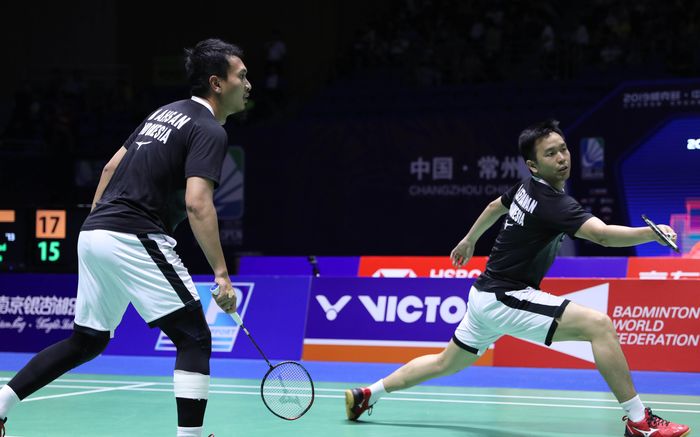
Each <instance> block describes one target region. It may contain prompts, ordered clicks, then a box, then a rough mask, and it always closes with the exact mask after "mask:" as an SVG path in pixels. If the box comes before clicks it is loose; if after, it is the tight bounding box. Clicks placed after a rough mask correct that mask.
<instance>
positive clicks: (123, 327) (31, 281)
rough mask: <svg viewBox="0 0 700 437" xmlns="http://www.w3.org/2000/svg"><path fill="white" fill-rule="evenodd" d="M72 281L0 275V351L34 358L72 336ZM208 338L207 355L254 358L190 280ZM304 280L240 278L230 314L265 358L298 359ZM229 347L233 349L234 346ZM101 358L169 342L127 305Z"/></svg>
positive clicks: (200, 284)
mask: <svg viewBox="0 0 700 437" xmlns="http://www.w3.org/2000/svg"><path fill="white" fill-rule="evenodd" d="M77 279H78V278H77V276H76V275H35V274H6V275H0V351H7V352H38V351H40V350H42V349H43V348H45V347H46V346H48V345H50V344H52V343H54V342H56V341H58V340H61V339H63V338H66V337H68V336H69V335H70V333H71V331H72V329H73V318H74V316H75V295H76V290H77V283H78V281H77ZM193 279H194V281H195V285H196V287H197V291H198V292H199V295H200V298H201V302H202V306H203V309H204V314H205V316H206V319H207V322H208V323H209V328H210V329H211V332H212V354H213V356H220V357H231V358H259V357H260V355H259V353H258V352H257V351H256V350H255V348H254V346H253V345H252V343H251V342H250V341H249V340H248V339H247V338H242V337H245V335H244V334H243V333H240V335H239V330H238V326H236V325H235V324H234V322H233V320H232V319H231V317H229V316H228V315H226V314H225V313H224V312H223V311H221V309H220V308H219V306H218V305H216V303H214V301H213V300H212V298H211V294H210V292H209V288H210V287H211V285H212V284H213V281H212V277H211V276H197V275H195V276H193ZM310 282H311V278H310V277H308V276H307V277H259V276H248V277H245V276H240V277H236V278H234V280H233V286H234V289H235V291H236V294H237V296H238V312H239V314H240V315H241V317H242V318H243V320H245V323H246V326H247V327H248V329H249V330H250V331H251V333H252V334H253V335H254V337H255V339H256V341H257V342H258V343H259V344H260V345H261V347H262V348H263V350H264V351H265V353H266V355H267V356H268V358H270V359H296V360H298V359H300V358H301V352H302V338H303V336H304V325H305V315H306V311H307V305H308V296H309V288H310ZM234 345H235V347H234ZM104 353H105V354H108V355H143V356H168V355H174V354H175V347H174V346H173V344H172V342H170V340H169V339H168V338H167V336H165V335H163V334H162V332H161V331H160V329H157V328H154V329H151V328H149V327H148V325H147V324H146V322H144V321H143V319H141V316H139V314H138V313H137V312H136V310H135V309H134V308H133V306H131V305H129V307H128V309H127V311H126V313H125V314H124V317H123V318H122V322H121V324H120V325H119V327H117V329H116V331H115V335H114V338H113V339H112V340H111V341H110V343H109V346H107V349H106V350H105V352H104Z"/></svg>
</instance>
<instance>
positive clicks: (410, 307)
mask: <svg viewBox="0 0 700 437" xmlns="http://www.w3.org/2000/svg"><path fill="white" fill-rule="evenodd" d="M315 297H316V301H317V302H318V304H319V305H320V306H321V308H322V309H323V311H324V312H325V313H326V319H327V320H329V321H333V320H335V319H336V318H338V314H339V313H340V311H341V310H342V309H343V308H345V306H346V305H347V304H348V303H349V302H350V301H351V300H352V298H353V297H352V296H351V295H344V296H342V297H341V298H340V299H338V301H336V302H335V303H331V302H330V301H329V300H328V298H327V297H326V296H324V295H322V294H318V295H316V296H315ZM357 299H358V300H359V301H360V303H361V304H362V306H363V307H364V310H365V311H367V313H369V315H370V316H371V317H372V319H373V320H374V321H375V322H384V323H394V322H396V321H397V320H399V321H401V322H403V323H414V322H417V321H418V320H420V319H423V320H424V321H425V322H426V323H435V322H436V321H437V318H438V316H439V317H440V319H441V320H442V321H443V322H444V323H448V324H455V323H458V322H460V321H461V320H462V318H463V317H464V314H465V313H466V312H467V303H466V302H465V301H464V299H462V298H461V297H459V296H450V297H447V298H444V299H443V298H442V297H440V296H424V297H419V296H414V295H409V296H403V297H399V296H367V295H360V296H357Z"/></svg>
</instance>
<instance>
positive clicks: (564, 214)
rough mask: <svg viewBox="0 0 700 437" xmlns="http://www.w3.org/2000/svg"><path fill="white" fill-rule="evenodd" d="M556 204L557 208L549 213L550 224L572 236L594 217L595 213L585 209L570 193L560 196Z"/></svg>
mask: <svg viewBox="0 0 700 437" xmlns="http://www.w3.org/2000/svg"><path fill="white" fill-rule="evenodd" d="M555 204H556V208H555V209H554V210H552V211H550V213H549V214H547V215H548V217H549V218H550V220H549V222H550V225H551V226H552V227H553V228H554V229H556V230H558V231H560V232H564V233H566V234H568V235H570V236H574V234H576V232H577V231H578V230H579V228H580V227H581V226H582V225H583V224H584V223H586V221H588V219H590V218H591V217H593V214H591V213H590V212H588V211H586V210H585V209H583V207H582V206H581V204H580V203H578V202H577V201H576V200H575V199H574V198H573V197H571V196H569V195H563V196H561V197H559V199H558V201H557V202H556V203H555Z"/></svg>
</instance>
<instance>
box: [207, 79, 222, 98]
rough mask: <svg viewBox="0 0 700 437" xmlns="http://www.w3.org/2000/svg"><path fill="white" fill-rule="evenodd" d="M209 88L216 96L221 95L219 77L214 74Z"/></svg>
mask: <svg viewBox="0 0 700 437" xmlns="http://www.w3.org/2000/svg"><path fill="white" fill-rule="evenodd" d="M209 88H210V89H211V91H212V92H213V93H214V94H219V93H221V79H220V78H219V76H216V75H214V74H212V75H211V76H209Z"/></svg>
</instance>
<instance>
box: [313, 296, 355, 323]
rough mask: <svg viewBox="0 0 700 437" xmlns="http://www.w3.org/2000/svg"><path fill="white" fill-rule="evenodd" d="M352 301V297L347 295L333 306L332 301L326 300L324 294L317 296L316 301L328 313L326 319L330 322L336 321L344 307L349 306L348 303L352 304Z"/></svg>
mask: <svg viewBox="0 0 700 437" xmlns="http://www.w3.org/2000/svg"><path fill="white" fill-rule="evenodd" d="M350 299H352V297H351V296H348V295H345V296H343V297H341V298H340V299H338V302H336V303H335V304H333V305H331V303H330V301H329V300H328V298H326V296H324V295H322V294H318V295H316V301H317V302H318V304H319V305H321V308H323V311H324V312H325V313H326V319H328V320H335V319H336V318H337V317H338V313H339V312H340V310H342V309H343V307H344V306H345V305H347V303H348V302H350Z"/></svg>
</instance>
